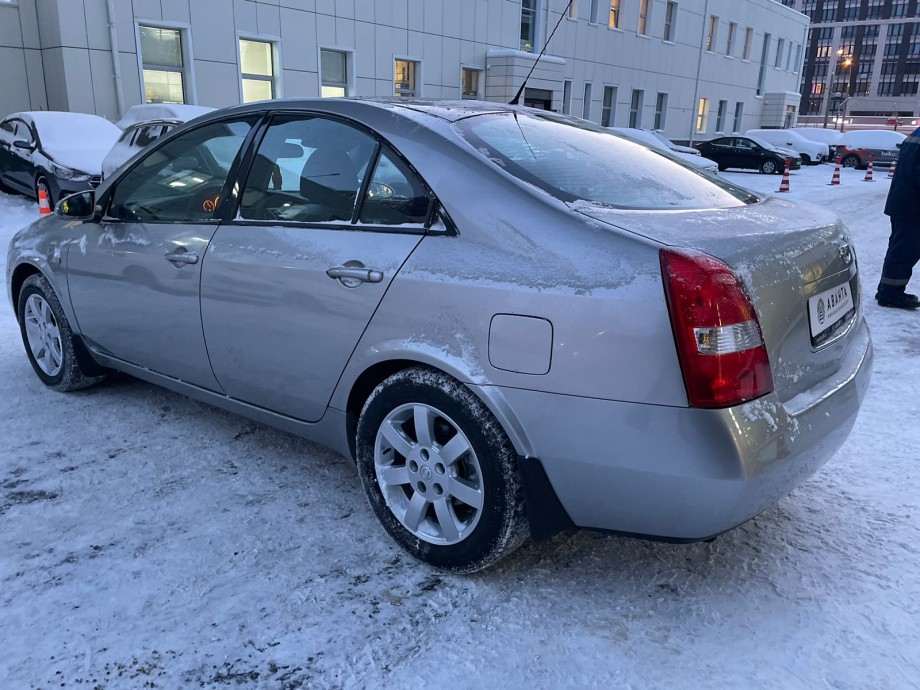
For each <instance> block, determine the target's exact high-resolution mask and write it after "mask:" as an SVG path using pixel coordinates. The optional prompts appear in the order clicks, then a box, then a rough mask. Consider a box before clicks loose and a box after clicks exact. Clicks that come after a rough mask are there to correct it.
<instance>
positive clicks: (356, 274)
mask: <svg viewBox="0 0 920 690" xmlns="http://www.w3.org/2000/svg"><path fill="white" fill-rule="evenodd" d="M359 263H360V262H358V261H355V262H351V261H349V262H348V263H346V264H345V265H344V266H333V267H332V268H329V269H326V275H327V276H329V277H330V278H335V279H336V280H338V281H339V282H340V283H342V285H344V286H345V287H358V286H359V285H360V284H361V283H379V282H382V281H383V271H378V270H376V269H374V268H366V267H365V266H364V265H363V264H361V265H355V264H359ZM349 264H351V265H349Z"/></svg>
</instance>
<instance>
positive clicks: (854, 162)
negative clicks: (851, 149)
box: [840, 153, 860, 169]
mask: <svg viewBox="0 0 920 690" xmlns="http://www.w3.org/2000/svg"><path fill="white" fill-rule="evenodd" d="M840 165H842V166H843V167H844V168H857V169H858V168H859V166H860V160H859V156H857V155H856V154H855V153H851V154H850V155H848V156H844V157H843V160H842V161H840Z"/></svg>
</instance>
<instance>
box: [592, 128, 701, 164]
mask: <svg viewBox="0 0 920 690" xmlns="http://www.w3.org/2000/svg"><path fill="white" fill-rule="evenodd" d="M608 129H610V131H612V132H616V133H617V134H622V135H624V136H627V137H630V138H631V139H633V140H634V141H638V142H639V143H641V144H643V145H645V146H649V147H651V148H653V149H655V150H656V151H662V152H663V153H666V154H667V155H669V156H673V157H674V158H676V159H677V160H680V161H683V162H684V163H685V164H687V165H690V166H692V167H694V168H699V169H700V170H705V171H706V172H709V173H712V174H713V175H718V174H719V166H718V164H717V163H716V162H715V161H711V160H709V159H708V158H703V157H702V156H701V155H700V152H699V151H697V150H696V149H693V155H690V154H688V153H684V152H682V151H677V150H674V149H672V148H670V147H669V146H667V145H666V144H664V143H662V141H661V139H660V138H659V137H658V136H655V133H654V132H651V131H649V130H647V129H636V128H635V127H609V128H608ZM665 141H667V139H665Z"/></svg>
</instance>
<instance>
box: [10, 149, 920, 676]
mask: <svg viewBox="0 0 920 690" xmlns="http://www.w3.org/2000/svg"><path fill="white" fill-rule="evenodd" d="M832 172H833V167H832V166H829V165H822V166H817V167H809V168H803V169H802V170H800V171H797V172H795V173H793V175H792V180H791V187H792V191H791V193H789V194H788V195H786V196H788V197H789V198H791V199H795V200H801V201H807V202H810V203H815V204H820V205H822V206H827V207H830V208H833V209H834V210H836V211H837V212H838V213H839V214H840V215H841V217H842V218H843V220H844V222H845V223H846V225H847V226H848V228H849V230H850V232H851V234H852V237H853V240H854V244H855V247H856V251H857V255H858V260H859V265H860V269H861V271H862V283H863V290H864V293H865V295H866V296H867V297H868V298H869V299H867V300H864V304H863V307H864V309H865V310H866V314H867V319H868V321H869V323H870V326H871V327H872V329H873V337H874V341H875V347H876V361H875V373H874V377H873V380H872V384H871V387H870V391H869V394H868V396H867V398H866V400H865V404H864V406H863V409H862V411H861V413H860V417H859V420H858V421H857V424H856V427H855V429H854V431H853V433H852V435H851V437H850V439H849V440H848V441H847V443H846V444H845V445H844V446H843V448H842V449H841V450H840V451H839V452H838V453H837V455H836V456H835V457H834V458H833V459H832V460H831V461H830V462H829V463H828V464H827V465H826V466H825V467H824V468H823V469H822V470H821V471H820V472H819V473H818V474H817V475H816V476H815V477H813V478H812V479H810V480H809V481H808V482H806V483H805V484H804V485H803V486H801V487H800V488H799V489H797V490H796V491H794V492H793V493H792V494H791V495H790V496H789V497H787V498H786V499H784V500H783V501H782V502H781V503H780V504H779V505H777V506H775V507H773V508H771V509H769V510H767V511H766V512H765V513H763V514H762V515H761V516H759V517H757V518H756V519H754V520H751V521H750V522H748V523H746V524H744V525H742V526H741V527H739V528H737V529H735V530H734V531H732V532H729V533H727V534H725V535H723V536H721V537H719V538H718V539H716V540H715V541H714V542H712V543H700V544H691V545H669V544H661V543H652V542H645V541H637V540H632V539H627V538H622V537H615V536H608V535H604V534H598V533H592V532H580V533H576V534H564V535H559V536H557V537H556V538H555V539H553V540H552V541H550V542H548V543H544V544H538V545H533V544H531V545H528V546H526V547H525V548H523V549H522V550H520V551H519V552H517V553H516V554H515V555H514V556H512V557H511V558H509V559H507V560H505V561H503V562H502V563H500V564H499V565H498V566H497V567H495V568H493V569H491V570H488V571H486V572H483V573H479V574H476V575H472V576H452V575H445V574H443V573H440V572H437V571H435V570H432V569H431V568H429V567H427V566H424V565H422V564H420V563H418V562H416V561H414V560H412V559H411V558H410V557H408V556H406V555H405V554H404V553H403V552H402V551H401V550H400V549H399V548H398V547H397V546H396V545H395V544H394V543H393V542H392V541H391V540H390V539H389V538H388V537H387V536H386V534H385V533H384V532H383V530H382V529H381V528H380V526H379V525H378V524H377V522H376V520H375V519H374V517H373V515H372V513H371V510H370V508H369V506H368V505H367V503H366V501H365V498H364V494H363V492H362V490H361V487H360V485H359V482H358V478H357V474H356V472H355V469H354V466H353V465H352V463H351V462H350V461H348V460H346V459H344V458H342V457H340V456H338V455H336V454H334V453H332V452H330V451H327V450H325V449H323V448H321V447H319V446H316V445H314V444H311V443H308V442H306V441H304V440H301V439H299V438H297V437H294V436H291V435H288V434H285V433H283V432H280V431H276V430H274V429H271V428H268V427H265V426H262V425H260V424H257V423H254V422H251V421H248V420H246V419H242V418H240V417H236V416H233V415H231V414H228V413H225V412H222V411H219V410H216V409H214V408H211V407H208V406H206V405H203V404H200V403H197V402H194V401H192V400H189V399H187V398H184V397H182V396H179V395H176V394H173V393H170V392H168V391H165V390H162V389H159V388H156V387H154V386H152V385H149V384H146V383H141V382H139V381H136V380H133V379H130V378H127V377H118V378H115V379H113V380H111V381H109V382H107V383H105V384H103V385H101V386H98V387H96V388H92V389H89V390H87V391H84V392H79V393H71V394H60V393H54V392H51V391H49V390H46V389H45V388H44V387H43V386H42V385H41V383H40V382H39V380H38V379H37V377H36V376H35V375H34V374H33V372H32V369H31V367H30V366H29V363H28V360H27V359H26V356H25V354H24V352H23V347H22V343H21V340H20V336H19V331H18V327H17V325H16V322H15V318H14V316H13V312H12V310H11V309H10V307H9V304H8V303H6V301H5V297H4V305H3V308H2V309H0V419H2V423H3V431H2V433H0V644H2V647H0V648H2V651H0V689H12V690H18V689H19V688H62V687H66V688H73V687H84V688H144V687H151V688H153V687H155V688H185V687H224V686H228V687H254V688H300V687H303V688H308V687H309V688H327V687H329V688H338V687H343V688H364V687H394V688H417V687H418V688H421V687H437V686H439V685H440V683H444V684H445V685H444V686H443V687H449V688H480V687H482V688H485V687H489V688H492V687H503V688H505V687H507V688H560V687H580V688H581V687H609V688H619V687H630V688H684V687H686V688H817V687H828V688H835V689H838V690H843V689H848V688H854V689H855V688H911V687H920V657H918V655H917V650H918V649H920V472H918V466H920V460H918V458H920V451H918V446H920V425H918V424H917V421H916V420H917V415H918V412H920V396H918V394H917V391H918V389H920V366H918V358H920V313H910V312H904V311H899V310H890V309H881V308H879V307H877V306H876V304H875V302H874V301H873V300H872V299H871V297H872V295H873V294H874V289H875V284H876V282H877V280H878V275H879V272H880V268H881V262H882V258H883V256H884V253H885V249H886V243H887V237H888V231H889V226H888V221H887V218H886V217H885V216H883V215H882V208H883V205H884V199H885V195H886V193H887V190H888V181H887V179H885V174H884V172H881V173H880V172H879V171H878V170H877V171H876V181H875V182H872V183H869V182H863V181H862V179H863V176H864V173H863V172H857V171H854V170H849V169H847V170H844V171H843V184H842V185H840V186H829V185H828V184H827V183H828V182H830V179H831V174H832ZM726 177H728V178H729V179H732V180H734V181H736V182H738V183H739V184H742V185H744V186H747V187H749V188H751V189H754V190H756V191H759V192H768V193H773V192H775V191H776V190H777V189H778V187H779V183H780V178H779V177H778V176H766V175H759V174H756V173H750V174H745V173H728V174H727V175H726ZM36 213H37V209H36V207H35V205H34V203H32V202H30V201H27V200H26V199H24V198H23V197H11V196H7V195H3V194H0V246H2V247H3V248H4V252H5V248H6V246H7V243H8V241H9V239H10V237H12V235H13V234H14V233H15V232H16V230H18V229H19V228H20V227H22V226H23V225H25V224H27V223H28V222H30V221H31V220H32V219H33V218H34V217H35V216H36ZM4 255H5V254H4ZM4 265H5V264H4ZM915 287H920V285H918V286H915ZM4 292H5V291H4Z"/></svg>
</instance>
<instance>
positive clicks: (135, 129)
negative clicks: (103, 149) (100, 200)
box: [102, 120, 182, 179]
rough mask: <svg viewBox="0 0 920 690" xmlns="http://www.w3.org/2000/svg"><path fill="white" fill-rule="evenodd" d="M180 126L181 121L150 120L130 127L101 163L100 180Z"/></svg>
mask: <svg viewBox="0 0 920 690" xmlns="http://www.w3.org/2000/svg"><path fill="white" fill-rule="evenodd" d="M181 124H182V120H150V121H146V122H138V123H136V124H133V125H130V126H129V127H128V128H127V129H126V130H125V131H124V132H122V134H121V136H120V137H119V138H118V141H117V142H115V145H114V146H113V147H112V150H111V151H109V153H108V155H106V157H105V160H103V161H102V178H103V179H105V178H106V177H109V176H110V175H111V174H112V173H114V172H115V171H116V170H117V169H118V168H119V166H121V165H122V164H123V163H124V162H125V161H127V160H129V159H130V158H131V157H132V156H133V155H134V154H136V153H137V152H138V151H140V150H141V149H143V148H144V147H145V146H148V145H150V144H152V143H153V142H154V141H156V140H157V139H159V138H160V137H161V136H163V135H164V134H166V133H167V132H169V131H171V130H173V129H175V128H176V127H178V126H179V125H181Z"/></svg>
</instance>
